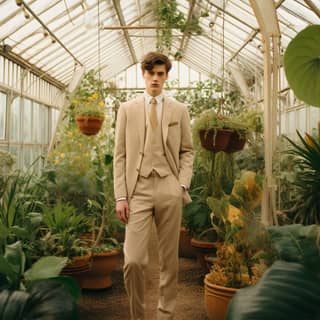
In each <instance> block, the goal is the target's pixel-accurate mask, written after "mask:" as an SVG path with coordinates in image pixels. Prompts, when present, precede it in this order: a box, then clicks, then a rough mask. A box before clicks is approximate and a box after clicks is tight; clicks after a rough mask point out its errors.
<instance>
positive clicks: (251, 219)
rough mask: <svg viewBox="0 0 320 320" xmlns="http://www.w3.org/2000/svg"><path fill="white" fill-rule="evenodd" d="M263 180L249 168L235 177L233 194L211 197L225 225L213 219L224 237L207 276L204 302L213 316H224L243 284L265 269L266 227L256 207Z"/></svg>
mask: <svg viewBox="0 0 320 320" xmlns="http://www.w3.org/2000/svg"><path fill="white" fill-rule="evenodd" d="M261 185H262V180H261V177H259V176H257V175H256V174H255V173H254V172H250V171H246V172H244V173H243V174H242V176H241V178H240V179H238V180H236V181H235V184H234V187H233V190H232V193H231V195H230V196H224V197H223V198H222V199H220V200H219V199H215V198H213V197H211V198H209V199H208V203H209V206H210V208H211V209H212V219H214V217H215V216H217V217H218V218H219V221H222V222H223V223H222V225H221V224H220V225H217V224H215V223H214V220H213V223H212V226H213V228H214V229H215V230H216V231H217V233H218V234H220V235H221V236H222V237H223V238H224V242H223V243H221V244H220V245H219V246H218V249H217V252H216V259H215V260H214V264H213V267H212V269H211V272H210V273H208V274H207V275H206V277H205V281H204V282H205V303H206V309H207V314H208V317H209V319H210V320H212V319H215V320H220V319H221V320H223V319H225V315H226V312H227V307H228V304H229V301H230V300H231V298H232V297H233V295H234V294H235V293H236V291H237V290H238V289H239V288H241V287H245V286H248V285H251V284H254V283H255V282H256V281H257V279H258V278H259V277H260V276H261V274H262V273H263V271H264V270H265V269H266V264H265V261H262V260H261V259H262V258H263V259H266V257H267V254H266V253H265V252H268V251H267V249H269V245H268V241H267V236H266V231H265V228H264V227H263V226H262V225H261V224H260V223H259V222H258V220H257V218H256V217H255V215H256V210H257V208H258V207H259V203H260V200H261V194H262V188H261Z"/></svg>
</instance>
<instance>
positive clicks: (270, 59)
mask: <svg viewBox="0 0 320 320" xmlns="http://www.w3.org/2000/svg"><path fill="white" fill-rule="evenodd" d="M250 3H251V6H252V8H253V11H254V13H255V16H256V18H257V21H258V24H259V27H260V30H261V34H262V39H263V58H264V144H265V147H264V151H265V179H264V185H263V197H262V213H261V220H262V222H263V223H264V224H266V225H270V224H276V223H277V217H276V212H275V209H276V205H275V191H276V184H275V182H274V179H273V175H272V157H273V152H274V149H275V141H276V130H277V127H276V119H277V116H276V115H277V101H278V96H277V92H278V68H279V38H280V29H279V24H278V19H277V13H276V8H275V5H274V2H273V1H272V0H250Z"/></svg>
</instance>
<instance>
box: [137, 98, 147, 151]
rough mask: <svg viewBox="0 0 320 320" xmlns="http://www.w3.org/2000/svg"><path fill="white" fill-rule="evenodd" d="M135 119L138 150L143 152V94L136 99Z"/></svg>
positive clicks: (144, 125) (144, 120)
mask: <svg viewBox="0 0 320 320" xmlns="http://www.w3.org/2000/svg"><path fill="white" fill-rule="evenodd" d="M135 112H136V121H137V128H138V135H139V140H140V150H139V151H140V152H143V148H144V141H145V131H146V114H145V105H144V96H143V95H141V96H139V97H138V98H137V99H136V108H135Z"/></svg>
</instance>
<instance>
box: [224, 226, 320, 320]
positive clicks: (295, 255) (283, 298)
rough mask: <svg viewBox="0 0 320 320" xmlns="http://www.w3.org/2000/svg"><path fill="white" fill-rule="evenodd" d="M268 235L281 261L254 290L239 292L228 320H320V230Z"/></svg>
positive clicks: (292, 228) (282, 229)
mask: <svg viewBox="0 0 320 320" xmlns="http://www.w3.org/2000/svg"><path fill="white" fill-rule="evenodd" d="M268 232H269V234H270V236H271V241H272V242H273V243H274V246H275V249H276V251H277V252H278V258H279V259H281V260H278V261H276V262H275V263H274V264H273V265H272V266H271V267H270V268H269V269H268V270H267V271H266V272H265V274H264V275H263V277H262V278H261V279H260V280H259V282H258V283H257V284H256V285H255V286H251V287H248V288H245V289H241V290H239V291H238V292H237V294H236V295H235V297H234V298H233V299H232V301H231V304H230V305H229V309H228V315H227V319H228V320H233V319H234V320H244V319H245V320H251V319H252V320H259V319H261V320H271V319H279V320H282V319H283V320H286V319H310V320H313V319H314V320H317V319H319V316H320V311H319V303H320V289H319V275H320V274H319V270H320V248H319V239H320V226H318V225H312V226H303V225H288V226H281V227H278V226H274V227H270V228H269V229H268Z"/></svg>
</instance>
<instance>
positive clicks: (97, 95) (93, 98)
mask: <svg viewBox="0 0 320 320" xmlns="http://www.w3.org/2000/svg"><path fill="white" fill-rule="evenodd" d="M98 98H99V94H98V93H97V92H95V93H94V94H93V95H92V96H90V97H88V100H89V101H92V100H97V99H98Z"/></svg>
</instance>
